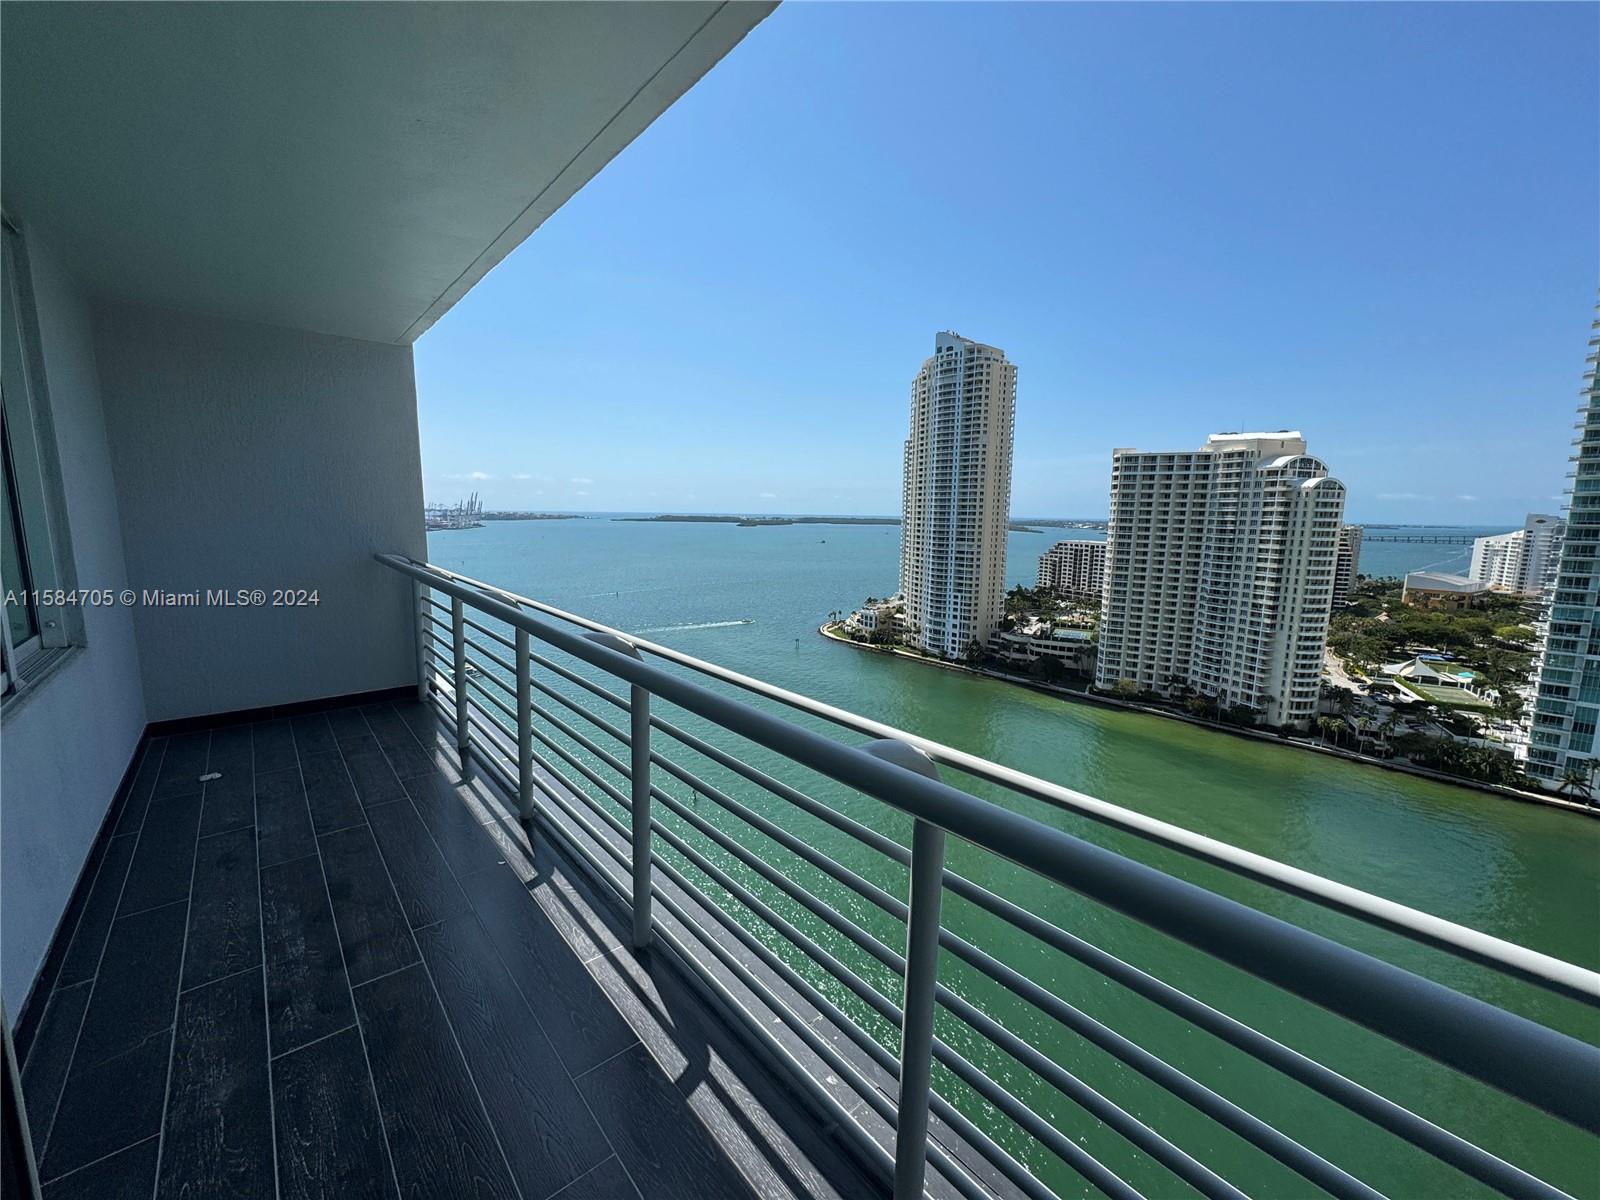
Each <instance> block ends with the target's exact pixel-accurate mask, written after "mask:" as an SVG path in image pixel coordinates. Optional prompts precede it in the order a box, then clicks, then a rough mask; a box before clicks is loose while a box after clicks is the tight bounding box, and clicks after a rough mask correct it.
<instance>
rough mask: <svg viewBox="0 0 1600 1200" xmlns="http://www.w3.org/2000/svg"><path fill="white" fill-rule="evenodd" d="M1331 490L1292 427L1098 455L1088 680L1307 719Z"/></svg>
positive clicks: (1330, 556) (1316, 675) (1318, 656)
mask: <svg viewBox="0 0 1600 1200" xmlns="http://www.w3.org/2000/svg"><path fill="white" fill-rule="evenodd" d="M1344 500H1345V491H1344V486H1343V485H1342V484H1341V483H1339V481H1338V480H1336V479H1332V478H1330V477H1329V475H1328V469H1327V467H1326V466H1324V465H1323V464H1322V463H1321V462H1319V461H1318V460H1317V459H1315V458H1312V457H1310V456H1309V455H1308V454H1307V453H1306V443H1305V439H1304V438H1302V437H1301V436H1300V435H1299V434H1298V433H1291V432H1287V431H1283V432H1278V433H1218V434H1212V435H1211V437H1210V438H1208V439H1207V440H1206V444H1205V445H1204V446H1202V447H1201V448H1200V449H1198V450H1176V451H1171V452H1163V453H1152V452H1149V451H1141V450H1114V451H1112V455H1111V523H1110V530H1109V533H1108V536H1107V545H1108V550H1107V555H1108V558H1107V572H1106V594H1105V601H1104V604H1103V605H1102V609H1101V621H1100V646H1099V656H1098V659H1097V661H1096V665H1095V681H1096V683H1097V685H1098V686H1100V687H1102V688H1110V687H1113V686H1115V685H1116V684H1117V683H1118V681H1120V680H1124V679H1127V680H1132V681H1133V682H1134V683H1136V684H1137V685H1138V686H1139V687H1141V688H1144V689H1148V690H1150V691H1154V692H1159V693H1161V694H1163V695H1167V696H1173V695H1181V694H1184V693H1186V692H1192V693H1194V694H1196V695H1200V696H1205V697H1208V698H1211V699H1214V700H1215V701H1216V702H1217V703H1218V704H1220V705H1222V706H1224V707H1231V706H1234V705H1246V706H1248V707H1250V708H1253V709H1255V710H1256V711H1257V713H1259V718H1258V719H1259V720H1260V721H1262V722H1264V723H1266V724H1268V725H1303V724H1304V723H1305V722H1307V721H1308V720H1310V718H1311V717H1313V716H1314V715H1315V714H1316V708H1317V696H1318V692H1319V690H1320V687H1321V677H1322V654H1323V645H1324V643H1325V641H1326V639H1327V632H1328V616H1329V612H1330V609H1331V605H1332V597H1333V581H1334V569H1335V565H1336V562H1337V558H1338V550H1339V533H1340V527H1341V523H1342V521H1343V517H1344Z"/></svg>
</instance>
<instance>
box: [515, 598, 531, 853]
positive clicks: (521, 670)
mask: <svg viewBox="0 0 1600 1200" xmlns="http://www.w3.org/2000/svg"><path fill="white" fill-rule="evenodd" d="M517 816H519V817H521V818H522V826H523V829H524V830H525V831H526V832H527V834H528V841H529V843H530V844H531V843H532V841H533V661H532V659H531V658H529V651H528V631H527V630H526V629H518V630H517Z"/></svg>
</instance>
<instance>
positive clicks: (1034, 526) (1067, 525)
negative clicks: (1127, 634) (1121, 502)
mask: <svg viewBox="0 0 1600 1200" xmlns="http://www.w3.org/2000/svg"><path fill="white" fill-rule="evenodd" d="M611 519H612V520H613V521H678V522H688V523H690V524H697V525H737V526H739V527H740V528H746V529H754V528H759V527H762V526H768V525H898V524H900V518H899V517H760V516H744V517H740V516H734V515H732V514H729V513H718V514H712V513H661V514H660V515H659V516H654V517H612V518H611ZM1105 527H1106V523H1105V522H1104V521H1074V520H1065V519H1060V518H1054V517H1052V518H1049V519H1047V520H1035V519H1033V518H1029V519H1028V520H1027V521H1026V522H1021V521H1012V522H1011V523H1010V524H1009V525H1007V526H1006V528H1008V529H1010V530H1011V532H1012V533H1043V532H1044V531H1045V530H1046V529H1104V528H1105Z"/></svg>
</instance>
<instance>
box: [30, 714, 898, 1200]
mask: <svg viewBox="0 0 1600 1200" xmlns="http://www.w3.org/2000/svg"><path fill="white" fill-rule="evenodd" d="M211 774H216V775H217V777H216V778H214V779H209V780H207V781H205V782H201V776H206V775H211ZM113 819H114V820H115V821H116V824H115V826H114V827H113V831H112V832H113V836H112V837H111V838H110V839H108V840H106V841H105V842H104V843H103V852H102V853H101V854H100V855H99V857H98V861H97V862H94V863H91V864H90V870H88V871H87V872H86V873H85V882H84V884H83V885H82V887H81V888H80V894H79V895H78V896H77V897H75V899H74V902H73V905H72V906H71V907H70V908H69V910H68V919H67V920H66V921H65V922H63V933H62V935H61V937H62V938H68V937H69V936H70V940H69V941H67V942H66V943H65V944H64V945H61V946H58V947H57V950H56V951H55V952H54V953H53V954H52V958H51V961H50V965H48V966H47V972H52V973H53V974H54V979H53V981H52V982H53V989H52V991H51V992H50V999H49V1003H48V1006H47V1007H46V1008H45V1010H44V1013H43V1017H42V1019H41V1020H40V1021H39V1023H38V1025H37V1027H36V1030H35V1031H34V1032H32V1034H31V1036H30V1037H29V1040H28V1044H27V1045H23V1046H19V1047H18V1049H19V1053H21V1054H22V1055H23V1062H24V1068H23V1085H24V1091H25V1096H26V1101H27V1106H28V1114H29V1120H30V1123H31V1133H32V1137H33V1141H34V1146H35V1151H36V1154H37V1155H38V1158H39V1163H40V1176H41V1178H42V1179H43V1180H44V1181H45V1189H44V1194H45V1196H46V1197H47V1198H49V1200H66V1198H68V1197H97V1198H99V1197H122V1196H129V1197H131V1196H139V1197H148V1196H151V1195H156V1196H178V1195H185V1196H204V1197H207V1198H212V1197H227V1196H238V1197H264V1196H274V1195H276V1196H280V1197H284V1198H286V1200H287V1198H289V1197H314V1196H328V1197H339V1198H340V1200H349V1198H354V1197H360V1196H395V1195H398V1194H404V1195H407V1196H417V1197H454V1196H467V1195H471V1196H482V1197H521V1198H522V1200H546V1198H549V1197H555V1196H559V1197H561V1200H584V1198H589V1197H600V1198H609V1197H631V1196H634V1195H636V1194H637V1195H640V1196H643V1197H655V1196H662V1197H673V1196H683V1197H693V1198H696V1200H712V1198H715V1197H723V1196H738V1197H743V1196H751V1195H761V1196H804V1197H851V1198H854V1197H859V1196H867V1195H874V1194H879V1193H880V1191H881V1189H880V1188H879V1187H877V1186H876V1185H875V1184H874V1183H872V1182H869V1181H868V1179H867V1178H866V1177H865V1176H864V1175H863V1174H862V1173H861V1172H860V1171H859V1169H858V1167H857V1166H856V1164H855V1161H854V1160H853V1159H852V1158H851V1157H849V1156H848V1155H847V1154H845V1153H844V1152H843V1151H842V1150H841V1149H840V1148H839V1147H838V1145H836V1144H835V1143H834V1142H833V1141H832V1140H831V1139H830V1138H829V1137H828V1136H827V1135H826V1134H825V1133H824V1132H823V1131H822V1129H821V1123H820V1122H819V1121H818V1120H817V1119H816V1118H815V1117H813V1116H811V1115H810V1114H809V1113H807V1112H805V1111H803V1110H802V1109H801V1108H799V1107H798V1106H797V1105H796V1104H795V1102H794V1101H793V1100H792V1099H791V1098H790V1091H789V1089H788V1088H787V1087H786V1086H785V1085H784V1084H783V1083H782V1082H781V1081H780V1080H778V1079H776V1078H775V1077H773V1076H772V1075H770V1074H768V1073H767V1071H766V1070H765V1069H764V1068H763V1067H762V1066H761V1065H760V1064H759V1063H757V1062H756V1061H755V1060H754V1059H753V1058H752V1057H751V1056H750V1055H749V1054H748V1053H747V1052H746V1051H745V1050H744V1048H743V1046H742V1044H741V1043H739V1042H738V1041H737V1040H736V1038H735V1037H734V1035H733V1034H732V1032H731V1031H730V1030H729V1029H728V1028H727V1027H726V1026H724V1025H722V1023H721V1022H720V1020H719V1018H718V1017H717V1016H716V1015H715V1013H714V1012H713V1011H712V1010H711V1009H709V1008H708V1007H707V1006H706V1005H704V1004H703V1003H702V1002H701V1000H700V999H699V996H698V994H697V993H695V992H694V991H692V990H691V989H690V988H689V987H687V986H686V985H685V984H684V983H683V981H682V980H681V978H680V976H679V975H678V973H677V971H676V969H674V968H673V966H672V965H671V964H670V963H669V962H667V961H666V959H665V958H664V957H663V956H661V952H647V953H646V954H643V955H637V956H636V955H635V954H634V953H633V952H632V951H631V950H629V949H627V948H626V943H625V940H624V937H623V933H622V930H623V925H622V921H621V919H620V917H619V914H618V913H616V912H615V911H614V910H613V909H611V908H610V907H609V906H608V905H606V904H605V903H604V902H603V901H601V900H599V899H598V898H597V896H596V894H595V893H594V892H592V891H591V890H590V887H589V885H588V883H587V881H586V880H585V879H583V878H582V877H581V876H580V875H579V873H578V872H577V871H576V870H574V869H573V868H572V865H571V863H570V862H569V861H568V860H566V859H565V858H563V857H562V856H560V855H559V854H557V853H555V852H553V851H552V850H550V849H549V848H548V847H545V846H541V847H540V848H539V850H538V852H537V854H536V855H533V854H530V853H529V852H528V849H527V843H526V840H525V839H523V838H522V836H521V834H520V831H519V830H517V829H516V826H515V823H514V822H509V821H505V820H504V819H503V814H502V819H496V818H495V817H494V816H493V815H492V814H488V813H486V810H485V809H484V808H483V806H482V804H481V797H480V798H478V799H474V797H473V795H472V788H471V787H470V786H469V785H468V784H467V783H464V782H463V781H462V780H461V779H460V777H459V775H458V774H457V773H456V770H455V766H454V758H453V754H451V753H450V752H449V751H448V750H446V749H445V748H444V746H443V744H442V742H441V740H440V739H439V738H438V736H437V731H436V730H435V728H434V724H433V719H432V716H431V713H429V712H428V710H427V709H425V708H424V707H423V706H422V705H419V704H416V703H414V702H401V703H397V704H376V705H365V706H361V707H347V708H335V709H330V710H328V711H326V712H319V713H316V714H313V715H308V716H296V717H293V718H285V719H279V720H272V721H264V722H261V723H257V724H254V725H231V726H224V727H219V728H216V729H214V730H211V731H203V732H198V733H183V734H176V735H173V736H170V737H165V738H154V739H150V740H149V741H148V743H147V745H146V747H145V749H144V753H143V758H142V760H141V763H140V766H139V770H138V772H137V774H136V776H135V779H134V782H133V785H132V786H131V788H130V789H129V791H128V794H127V796H126V797H125V798H124V799H123V800H122V801H121V802H120V811H119V812H118V813H116V814H113ZM174 1034H176V1036H174Z"/></svg>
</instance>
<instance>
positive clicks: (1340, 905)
mask: <svg viewBox="0 0 1600 1200" xmlns="http://www.w3.org/2000/svg"><path fill="white" fill-rule="evenodd" d="M378 557H379V559H380V560H388V559H390V558H395V559H398V560H399V562H402V563H405V564H409V565H410V566H413V567H416V568H419V569H421V570H424V571H427V572H431V573H433V574H434V575H437V576H439V577H443V578H445V579H450V580H454V581H456V582H458V583H460V584H463V585H465V586H467V587H469V588H472V589H475V590H477V591H480V592H484V593H487V594H489V595H493V596H499V597H501V598H503V599H504V600H505V601H506V602H507V603H509V604H512V605H513V606H516V607H523V608H530V609H533V610H534V611H535V612H540V613H543V614H545V615H546V616H551V617H555V618H557V619H559V620H562V621H567V622H569V623H571V624H573V625H577V626H579V627H580V628H583V629H588V630H591V631H593V632H596V633H607V634H613V635H616V636H619V637H624V638H626V639H627V640H628V642H629V643H631V644H632V645H633V646H634V647H635V648H636V649H638V650H640V651H641V652H643V653H646V654H651V655H654V656H656V657H658V658H662V659H665V660H666V661H668V662H671V663H675V664H676V665H678V666H681V667H685V668H688V669H689V670H692V671H696V672H698V673H699V674H702V675H706V676H708V677H710V678H712V679H716V680H718V681H719V682H722V683H727V684H730V685H732V686H734V687H737V688H741V689H743V690H744V691H748V692H752V693H754V694H756V695H759V696H763V697H765V698H766V699H769V700H775V701H777V702H778V703H780V704H784V705H786V706H788V707H790V708H793V709H796V710H798V711H801V712H805V713H808V714H810V715H811V716H815V717H820V718H822V719H823V720H826V721H829V722H832V723H833V724H835V725H839V726H841V727H842V728H845V729H849V730H851V731H853V732H856V733H860V734H864V735H866V736H868V737H873V738H888V739H893V740H895V741H899V742H904V743H906V744H907V745H910V746H914V747H915V748H916V749H918V750H921V751H922V752H923V753H924V754H926V755H928V757H929V758H931V759H933V761H934V762H936V763H939V764H941V765H943V766H949V767H953V768H955V769H956V770H958V771H961V772H963V773H965V774H968V775H972V776H974V777H976V778H979V779H983V780H986V781H988V782H990V783H996V784H999V785H1001V786H1003V787H1006V788H1009V789H1011V790H1012V791H1015V792H1018V793H1020V794H1022V795H1025V796H1030V797H1032V798H1034V799H1037V800H1040V801H1042V802H1044V803H1047V804H1051V805H1054V806H1056V807H1058V808H1062V809H1066V810H1068V811H1071V812H1076V813H1078V814H1080V815H1082V816H1085V817H1088V818H1090V819H1091V820H1094V821H1098V822H1099V823H1101V824H1102V825H1106V826H1109V827H1112V828H1116V829H1121V830H1124V831H1126V832H1128V833H1132V834H1134V835H1136V836H1138V837H1141V838H1143V839H1145V840H1146V841H1149V842H1152V843H1154V844H1156V845H1159V846H1163V847H1166V848H1167V849H1170V850H1176V851H1178V852H1180V853H1182V854H1186V855H1188V856H1189V857H1191V858H1195V859H1198V860H1200V861H1202V862H1207V863H1210V864H1212V865H1213V866H1217V867H1221V868H1223V869H1224V870H1227V871H1231V872H1233V873H1234V874H1236V875H1240V876H1243V877H1245V878H1249V879H1254V880H1256V881H1258V882H1261V883H1266V884H1269V885H1271V886H1273V887H1275V888H1278V889H1279V890H1281V891H1285V892H1289V893H1291V894H1293V895H1296V896H1300V897H1302V898H1304V899H1307V900H1311V901H1313V902H1314V903H1317V904H1319V905H1321V906H1323V907H1324V908H1328V909H1331V910H1333V911H1336V912H1342V913H1344V914H1346V915H1348V916H1352V917H1355V918H1357V919H1359V920H1361V921H1365V922H1366V923H1367V924H1370V925H1373V926H1376V927H1378V928H1382V929H1387V930H1390V931H1391V932H1394V933H1398V934H1400V935H1402V936H1404V937H1407V938H1410V939H1411V940H1413V941H1416V942H1419V943H1422V944H1425V945H1430V946H1435V947H1437V948H1440V949H1443V950H1448V951H1450V952H1451V953H1453V954H1456V955H1458V956H1460V957H1462V958H1465V959H1469V960H1471V961H1474V962H1478V963H1482V964H1485V965H1487V966H1491V967H1494V968H1496V969H1497V970H1501V971H1504V972H1507V973H1508V974H1512V975H1516V976H1517V977H1519V978H1522V979H1526V980H1528V981H1530V982H1532V983H1535V984H1537V985H1539V986H1541V987H1544V988H1546V989H1548V990H1550V991H1553V992H1557V993H1559V994H1561V995H1564V996H1567V997H1569V998H1572V999H1576V1000H1580V1001H1583V1002H1585V1003H1588V1004H1591V1005H1597V1006H1600V972H1596V971H1591V970H1589V969H1587V968H1585V967H1581V966H1578V965H1577V964H1576V963H1569V962H1566V961H1565V960H1563V959H1559V958H1556V957H1554V956H1553V955H1549V954H1544V953H1541V952H1540V951H1538V950H1533V949H1531V948H1529V947H1527V946H1519V945H1518V944H1517V943H1515V942H1508V941H1506V940H1505V939H1503V938H1497V937H1495V936H1493V935H1492V934H1488V933H1484V932H1482V931H1481V930H1477V929H1472V928H1469V927H1468V926H1465V925H1460V924H1457V923H1455V922H1453V921H1448V920H1446V919H1444V918H1443V917H1438V916H1435V915H1433V914H1432V913H1426V912H1423V911H1422V910H1421V909H1416V908H1411V907H1409V906H1407V905H1404V904H1400V903H1398V902H1396V901H1393V900H1387V899H1385V898H1384V897H1382V896H1375V895H1373V894H1371V893H1370V892H1364V891H1362V890H1361V889H1360V888H1356V887H1352V886H1351V885H1349V884H1345V883H1339V882H1338V881H1337V880H1333V879H1328V878H1326V877H1324V876H1321V875H1317V874H1315V873H1313V872H1311V871H1307V870H1304V869H1302V868H1300V867H1295V866H1290V865H1289V864H1288V863H1282V862H1278V861H1277V860H1276V859H1271V858H1267V857H1266V856H1265V855H1261V854H1256V853H1254V852H1253V851H1250V850H1244V849H1241V848H1240V847H1238V846H1232V845H1229V844H1228V843H1227V842H1222V841H1218V840H1217V839H1216V838H1211V837H1207V836H1206V835H1205V834H1201V833H1195V832H1194V831H1192V830H1188V829H1184V828H1183V827H1182V826H1178V825H1173V824H1171V823H1169V822H1167V821H1162V820H1160V819H1158V818H1156V817H1151V816H1147V815H1145V814H1144V813H1139V812H1135V811H1133V810H1132V809H1129V808H1124V807H1122V806H1120V805H1117V804H1112V803H1110V802H1109V801H1106V800H1101V799H1099V798H1098V797H1095V796H1090V795H1088V794H1087V793H1084V792H1079V791H1075V790H1073V789H1072V788H1068V787H1063V786H1062V785H1060V784H1058V783H1053V782H1051V781H1050V780H1048V779H1041V778H1039V777H1038V776H1036V775H1029V774H1027V773H1025V772H1023V771H1018V770H1016V769H1014V768H1012V767H1007V766H1004V765H1002V764H1000V763H995V762H991V761H990V760H988V759H985V758H981V757H979V756H978V755H975V754H971V753H969V752H967V751H965V750H958V749H956V748H955V747H953V746H947V745H945V744H944V743H942V742H936V741H933V740H932V739H929V738H925V737H921V736H920V735H918V734H914V733H910V732H908V731H906V730H903V729H897V728H895V727H894V726H892V725H887V724H884V723H883V722H881V721H874V720H872V719H871V718H869V717H863V716H860V715H858V714H856V713H852V712H850V711H848V710H847V709H842V708H837V707H835V706H834V705H831V704H826V703H824V702H822V701H820V700H816V699H814V698H812V697H810V696H806V695H803V694H801V693H799V692H792V691H789V690H787V689H786V688H781V687H778V686H777V685H775V684H771V683H768V682H766V681H765V680H761V679H756V678H754V677H753V676H749V675H743V674H740V673H739V672H737V671H732V670H729V669H728V668H726V667H722V666H719V665H718V664H716V663H711V662H707V661H705V660H704V659H699V658H695V657H694V656H693V655H690V654H685V653H684V652H683V651H681V650H675V649H673V648H672V647H671V646H663V645H661V644H660V643H658V642H651V641H647V640H645V639H643V638H640V637H638V636H637V635H635V634H631V633H627V632H625V631H619V630H616V629H613V628H612V627H610V626H608V625H603V624H601V623H600V622H598V621H593V620H591V619H589V618H587V617H583V616H579V615H578V614H576V613H570V612H566V611H564V610H562V609H559V608H556V607H554V606H553V605H549V604H545V603H544V602H542V601H539V600H534V599H531V598H529V597H527V596H521V595H518V594H517V593H515V592H512V591H508V590H507V589H505V588H501V587H497V586H495V585H494V584H490V583H485V582H484V581H482V580H479V579H474V578H472V577H471V576H468V575H461V574H458V573H457V572H454V571H450V570H448V569H446V568H444V567H438V566H434V565H433V564H431V563H417V562H415V561H414V560H412V559H408V558H404V557H403V556H398V555H379V556H378ZM391 565H394V564H391Z"/></svg>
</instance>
